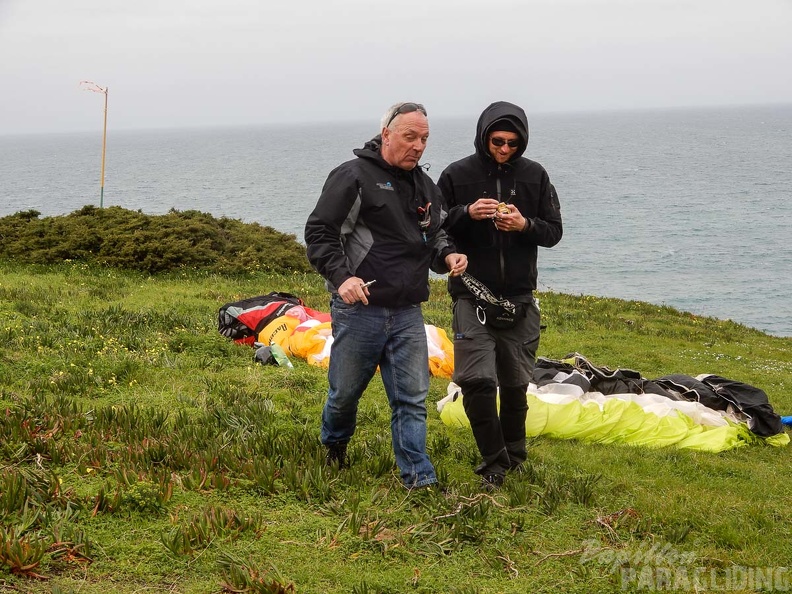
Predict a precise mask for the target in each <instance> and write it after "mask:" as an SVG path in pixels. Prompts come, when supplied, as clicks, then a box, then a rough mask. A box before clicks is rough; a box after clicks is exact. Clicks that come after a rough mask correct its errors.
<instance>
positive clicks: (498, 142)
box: [490, 136, 520, 148]
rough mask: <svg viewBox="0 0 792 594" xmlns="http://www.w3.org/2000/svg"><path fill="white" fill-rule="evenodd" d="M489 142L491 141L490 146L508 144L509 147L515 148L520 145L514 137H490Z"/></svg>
mask: <svg viewBox="0 0 792 594" xmlns="http://www.w3.org/2000/svg"><path fill="white" fill-rule="evenodd" d="M490 142H491V143H492V146H503V145H504V144H508V145H509V148H517V147H518V146H520V141H519V140H516V139H515V140H506V139H504V138H499V137H497V136H496V137H494V138H490Z"/></svg>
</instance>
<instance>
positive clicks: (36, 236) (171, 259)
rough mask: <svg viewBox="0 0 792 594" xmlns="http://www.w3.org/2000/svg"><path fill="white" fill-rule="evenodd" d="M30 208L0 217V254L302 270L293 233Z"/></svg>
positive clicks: (149, 265) (116, 212) (89, 209)
mask: <svg viewBox="0 0 792 594" xmlns="http://www.w3.org/2000/svg"><path fill="white" fill-rule="evenodd" d="M39 215H40V213H39V212H38V211H35V210H28V211H24V212H18V213H16V214H13V215H10V216H7V217H3V218H0V258H4V259H10V260H16V261H19V262H23V263H27V264H54V263H57V262H61V261H63V260H80V261H85V262H91V263H99V264H104V265H108V266H112V267H117V268H127V269H132V270H140V271H143V272H147V273H150V274H152V273H158V272H167V271H171V270H176V269H183V268H189V269H196V270H207V271H210V272H221V273H230V272H244V271H266V272H279V273H288V272H308V271H310V265H309V264H308V260H307V259H306V257H305V247H304V246H302V245H301V244H300V243H298V242H297V240H296V238H295V237H294V235H289V234H285V233H281V232H279V231H276V230H275V229H273V228H271V227H264V226H262V225H259V224H258V223H243V222H242V221H239V220H236V219H228V218H225V217H222V218H220V219H217V218H214V217H213V216H212V215H210V214H207V213H202V212H199V211H196V210H187V211H176V210H171V211H170V212H168V213H167V214H165V215H146V214H143V213H142V212H140V211H131V210H127V209H124V208H121V207H118V206H111V207H108V208H97V207H95V206H84V207H83V208H81V209H80V210H77V211H75V212H73V213H71V214H68V215H63V216H55V217H45V218H39Z"/></svg>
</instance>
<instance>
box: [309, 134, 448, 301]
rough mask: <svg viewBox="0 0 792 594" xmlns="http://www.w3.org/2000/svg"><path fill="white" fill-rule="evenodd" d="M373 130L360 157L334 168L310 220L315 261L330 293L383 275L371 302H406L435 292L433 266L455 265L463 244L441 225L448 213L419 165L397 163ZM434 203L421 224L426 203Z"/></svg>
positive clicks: (357, 153)
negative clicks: (457, 245)
mask: <svg viewBox="0 0 792 594" xmlns="http://www.w3.org/2000/svg"><path fill="white" fill-rule="evenodd" d="M381 143H382V138H381V137H380V136H376V137H374V138H373V139H372V140H370V141H369V142H367V143H366V144H365V145H364V147H363V148H362V149H355V150H354V151H353V153H354V154H355V156H356V157H357V158H356V159H352V160H351V161H347V162H346V163H342V164H341V165H339V166H338V167H336V168H335V169H334V170H333V171H331V172H330V175H328V177H327V181H325V185H324V187H323V188H322V194H321V195H320V196H319V200H318V202H317V203H316V207H315V208H314V210H313V212H312V213H311V214H310V215H309V217H308V221H307V223H306V225H305V243H306V245H307V247H308V260H309V261H310V262H311V265H312V266H313V267H314V268H315V269H316V270H317V272H319V274H321V275H322V276H323V277H324V278H325V280H326V284H327V288H328V290H329V291H331V292H336V291H337V290H338V287H339V286H341V284H342V283H343V282H344V281H345V280H347V279H348V278H350V277H352V276H358V277H360V278H362V279H363V280H364V281H370V280H376V281H377V282H376V284H374V285H372V286H370V287H369V293H370V295H369V298H368V300H369V303H371V304H373V305H379V306H383V307H402V306H406V305H414V304H417V303H421V302H423V301H426V300H427V299H428V298H429V268H430V266H431V267H432V269H433V270H435V271H436V272H440V273H443V272H448V270H447V268H446V267H445V263H444V259H445V257H446V256H447V255H448V254H450V253H452V252H454V251H456V250H455V249H454V247H453V244H452V243H451V242H450V241H449V240H448V236H447V235H446V233H445V231H443V229H442V225H443V221H444V219H445V217H446V215H447V213H446V211H445V210H443V200H442V196H441V195H440V191H439V190H438V188H437V186H436V185H435V184H434V182H433V181H432V179H431V178H430V177H429V176H428V175H427V174H426V173H425V172H424V171H423V170H422V169H421V168H420V167H415V168H414V169H412V170H410V171H406V170H404V169H400V168H398V167H392V166H391V165H389V164H388V163H387V162H386V161H385V160H384V159H383V158H382V155H381V154H380V146H381ZM429 203H431V206H430V207H429V212H430V214H431V220H430V224H429V226H428V227H427V228H426V229H425V230H422V229H421V227H420V226H419V221H420V219H421V218H422V216H421V215H420V214H419V210H418V209H419V208H421V209H425V208H426V207H427V205H428V204H429Z"/></svg>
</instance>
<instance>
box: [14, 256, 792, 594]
mask: <svg viewBox="0 0 792 594" xmlns="http://www.w3.org/2000/svg"><path fill="white" fill-rule="evenodd" d="M272 290H280V291H287V292H291V293H295V294H297V295H299V296H301V297H303V298H304V299H305V301H306V302H307V304H308V305H309V306H311V307H313V308H316V309H320V310H323V311H326V310H327V307H328V299H327V295H326V294H325V293H324V291H323V288H322V284H321V281H320V279H319V278H318V277H317V276H316V275H313V274H311V273H302V272H300V273H283V274H278V273H273V272H269V273H262V272H251V273H248V274H246V275H244V276H236V277H229V276H220V275H216V274H214V273H212V272H195V271H192V272H187V271H185V272H174V273H170V274H167V275H160V276H149V275H147V274H146V273H144V272H134V271H126V272H122V271H119V270H116V269H111V268H106V267H101V266H98V265H88V264H85V263H80V262H71V263H64V264H59V265H51V266H38V265H22V264H19V263H13V264H12V263H3V264H0V320H1V322H0V403H2V405H3V410H4V413H5V414H4V415H3V417H2V419H1V420H0V451H1V452H2V461H1V462H0V464H2V469H1V470H0V520H2V521H0V539H1V544H2V549H0V589H7V590H13V591H22V592H80V593H86V594H87V593H100V592H101V593H103V594H106V593H107V592H114V593H115V592H118V593H132V592H183V593H188V592H189V593H198V592H201V593H209V592H223V591H225V592H243V591H246V592H291V591H296V592H305V593H308V592H311V593H326V592H339V593H340V592H357V593H363V592H393V593H396V592H423V593H429V592H433V593H434V592H456V593H481V594H484V593H497V592H514V593H517V592H520V593H523V592H534V593H536V592H548V593H549V592H637V591H647V589H649V588H648V586H650V585H651V586H652V588H653V589H659V590H663V589H665V590H670V589H672V588H671V586H672V585H673V584H672V583H671V582H668V585H664V584H666V582H665V581H663V580H665V576H670V577H669V578H668V579H669V580H670V579H676V580H677V582H676V584H677V585H678V586H679V587H677V588H676V589H677V591H691V592H692V591H695V588H694V586H693V585H692V584H686V583H685V582H684V581H683V578H685V577H687V578H688V579H692V578H694V577H696V576H698V578H700V581H701V582H702V584H703V586H704V587H701V588H699V589H698V591H709V590H716V589H720V590H724V589H726V588H725V586H727V585H728V586H729V589H730V590H731V591H735V592H740V591H754V590H755V588H754V586H756V585H757V584H759V585H760V586H761V585H772V586H774V587H775V586H778V585H779V584H781V580H782V579H785V580H787V583H788V582H789V580H792V576H790V575H787V574H786V573H785V572H784V571H782V570H783V569H784V568H786V567H788V566H790V565H792V544H791V541H790V539H789V538H788V531H789V529H788V525H787V522H786V520H787V519H788V518H789V517H790V516H792V498H791V497H790V494H792V493H791V491H792V489H791V488H790V481H789V478H788V474H787V473H788V468H789V463H788V456H789V453H790V451H789V449H788V448H771V447H763V446H750V447H743V448H740V449H737V450H734V451H729V452H725V453H722V454H705V453H697V452H690V451H685V450H678V449H661V450H652V449H648V448H633V447H626V446H606V445H591V444H584V443H579V442H576V441H559V440H552V439H545V438H538V439H536V440H534V441H533V442H532V443H531V445H530V459H529V464H528V466H527V472H526V473H525V474H523V475H520V476H513V477H510V479H509V481H507V486H506V487H505V488H504V489H503V490H502V491H500V492H498V493H495V494H482V493H480V492H479V491H478V489H477V485H478V483H477V481H476V477H475V476H474V475H473V473H472V466H473V464H474V462H475V460H476V458H477V452H476V448H475V444H474V442H473V439H472V436H471V434H470V432H469V431H465V430H455V429H450V428H448V427H446V426H445V425H443V424H442V423H441V422H440V420H439V416H438V414H437V412H436V410H435V408H434V403H435V402H436V401H437V400H438V399H440V398H441V397H443V396H444V395H445V391H446V385H447V380H442V379H438V378H433V379H432V384H431V391H430V403H429V410H430V419H429V449H430V455H431V457H432V459H433V461H434V462H435V463H436V466H437V468H438V472H439V474H440V476H441V478H442V479H443V480H444V482H445V483H446V484H447V485H448V486H449V492H448V493H447V494H443V493H438V492H421V493H413V494H410V493H407V492H406V491H405V490H404V489H403V488H402V487H401V486H400V484H399V480H398V476H397V473H396V469H395V465H394V461H393V455H392V453H391V451H390V436H389V430H388V426H389V425H388V423H389V421H388V419H389V411H388V406H387V400H386V397H385V394H384V391H383V389H382V386H381V383H380V382H379V381H378V380H377V379H375V381H374V382H372V384H371V387H370V388H369V390H368V392H367V393H366V394H365V396H364V399H363V401H362V403H361V409H360V416H359V432H358V434H357V435H356V437H355V439H354V441H353V442H352V447H351V455H352V458H353V466H352V468H351V469H349V470H345V471H341V472H338V471H336V470H332V469H327V468H326V467H325V466H324V465H323V450H322V447H321V445H320V444H319V438H318V435H319V418H320V411H321V407H322V403H323V399H324V395H325V391H326V385H327V384H326V378H325V372H324V371H323V370H322V369H318V368H314V367H310V366H308V365H307V364H305V363H304V362H302V361H294V363H295V368H294V369H292V370H287V369H284V368H278V367H263V366H259V365H256V364H254V363H253V361H252V355H253V351H252V349H250V348H249V347H244V346H240V345H235V344H233V343H232V342H230V341H229V340H228V339H226V338H223V337H222V336H220V335H219V333H218V332H217V326H216V319H217V310H218V309H219V307H220V306H221V305H223V304H224V303H227V302H229V301H233V300H236V299H239V298H243V297H249V296H254V295H259V294H263V293H267V292H269V291H272ZM539 297H540V300H541V308H542V313H543V322H544V323H545V324H546V325H547V328H546V330H545V331H544V333H543V336H542V342H541V346H540V355H542V356H546V357H551V358H560V357H563V356H564V355H566V354H568V353H570V352H575V351H577V352H580V353H582V354H584V355H586V356H587V357H588V358H589V359H590V360H592V361H593V362H594V363H595V364H598V365H606V366H608V367H611V368H616V367H627V368H631V369H635V370H638V371H640V372H641V373H642V374H643V375H644V376H645V377H657V376H660V375H664V374H668V373H686V374H690V375H696V374H699V373H704V372H708V373H716V374H719V375H723V376H726V377H729V378H732V379H736V380H740V381H743V382H746V383H750V384H753V385H756V386H759V387H761V388H763V389H764V390H765V391H766V392H767V393H768V395H769V396H770V399H771V402H772V404H773V405H774V407H775V409H776V411H777V412H779V413H781V414H792V340H790V339H781V338H774V337H770V336H767V335H765V334H762V333H760V332H757V331H754V330H751V329H748V328H745V327H743V326H740V325H737V324H733V323H731V322H722V321H717V320H713V319H710V318H701V317H696V316H692V315H689V314H684V313H680V312H678V311H675V310H673V309H671V308H668V307H660V306H654V305H648V304H644V303H639V302H624V301H619V300H615V299H599V298H593V297H585V296H570V295H559V294H552V293H544V294H540V295H539ZM449 306H450V304H449V301H448V298H447V296H446V294H445V289H444V286H443V284H442V283H441V282H438V283H435V284H434V285H433V288H432V298H431V301H430V303H428V304H427V305H426V307H425V316H426V319H427V322H428V323H431V324H435V325H437V326H440V327H441V328H446V329H449V328H450V313H449ZM529 414H530V413H529ZM749 569H750V571H751V573H750V576H749V575H748V570H749ZM743 570H744V571H743ZM741 571H742V572H743V573H744V574H745V580H743V573H740V572H741ZM768 573H769V576H770V577H769V580H770V581H764V582H761V581H759V580H760V579H761V580H764V579H765V578H767V574H768ZM738 586H739V587H738Z"/></svg>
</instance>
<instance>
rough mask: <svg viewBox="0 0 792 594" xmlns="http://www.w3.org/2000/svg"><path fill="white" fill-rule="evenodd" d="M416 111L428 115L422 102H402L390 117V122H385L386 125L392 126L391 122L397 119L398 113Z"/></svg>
mask: <svg viewBox="0 0 792 594" xmlns="http://www.w3.org/2000/svg"><path fill="white" fill-rule="evenodd" d="M414 111H420V112H421V113H422V114H424V115H427V113H426V108H425V107H424V106H423V105H421V104H420V103H402V104H401V105H399V107H397V108H396V109H395V110H394V111H393V113H392V114H391V117H390V118H389V119H388V123H387V124H385V127H386V128H387V127H388V126H390V125H391V122H392V121H393V120H395V119H396V116H397V115H401V114H403V113H412V112H414Z"/></svg>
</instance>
